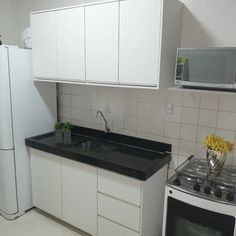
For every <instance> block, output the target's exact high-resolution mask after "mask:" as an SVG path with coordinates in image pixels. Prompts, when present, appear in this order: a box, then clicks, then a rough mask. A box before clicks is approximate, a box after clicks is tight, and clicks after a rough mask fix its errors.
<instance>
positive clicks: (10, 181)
mask: <svg viewBox="0 0 236 236" xmlns="http://www.w3.org/2000/svg"><path fill="white" fill-rule="evenodd" d="M0 211H1V212H2V213H4V214H6V215H12V214H15V213H17V211H18V206H17V192H16V176H15V162H14V151H13V150H10V151H2V150H0Z"/></svg>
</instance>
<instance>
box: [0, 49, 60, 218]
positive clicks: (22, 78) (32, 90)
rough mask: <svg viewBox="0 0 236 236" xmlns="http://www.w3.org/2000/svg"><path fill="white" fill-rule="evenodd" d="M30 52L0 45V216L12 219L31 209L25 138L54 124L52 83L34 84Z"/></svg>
mask: <svg viewBox="0 0 236 236" xmlns="http://www.w3.org/2000/svg"><path fill="white" fill-rule="evenodd" d="M31 68H32V67H31V51H30V50H26V49H19V48H18V47H15V46H6V45H2V46H0V214H1V215H2V216H3V217H5V218H7V219H15V218H16V217H18V216H20V215H22V214H24V213H25V211H26V210H28V209H30V208H31V207H33V204H32V191H31V174H30V158H29V150H28V149H27V148H26V146H25V138H27V137H30V136H33V135H37V134H40V133H44V132H48V131H51V130H52V129H53V124H54V122H55V121H56V114H57V105H56V84H53V83H45V82H34V81H33V77H32V71H31Z"/></svg>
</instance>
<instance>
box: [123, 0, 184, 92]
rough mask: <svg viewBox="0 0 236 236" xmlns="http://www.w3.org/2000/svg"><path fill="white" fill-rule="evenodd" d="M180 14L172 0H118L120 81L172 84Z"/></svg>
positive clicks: (125, 82)
mask: <svg viewBox="0 0 236 236" xmlns="http://www.w3.org/2000/svg"><path fill="white" fill-rule="evenodd" d="M181 15H182V14H181V4H180V3H178V2H177V1H173V0H165V1H163V0H145V1H143V0H128V1H121V2H120V60H119V82H120V83H121V84H129V85H141V86H155V87H157V88H159V87H160V85H164V86H163V87H168V85H169V84H173V78H174V66H175V56H176V48H177V47H179V44H180V33H181ZM176 31H177V32H176ZM178 31H179V32H178ZM167 44H168V45H167ZM166 45H167V47H166ZM166 66H167V67H168V70H166V71H164V70H165V68H166Z"/></svg>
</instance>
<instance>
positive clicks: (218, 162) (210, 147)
mask: <svg viewBox="0 0 236 236" xmlns="http://www.w3.org/2000/svg"><path fill="white" fill-rule="evenodd" d="M204 147H205V148H206V158H207V162H208V166H209V169H210V172H212V173H214V174H220V172H221V170H222V169H223V167H224V163H225V160H226V156H227V153H228V152H231V151H232V150H233V148H234V144H233V143H231V142H229V141H226V140H224V138H222V137H220V136H216V135H214V134H210V135H208V136H207V137H206V138H205V140H204Z"/></svg>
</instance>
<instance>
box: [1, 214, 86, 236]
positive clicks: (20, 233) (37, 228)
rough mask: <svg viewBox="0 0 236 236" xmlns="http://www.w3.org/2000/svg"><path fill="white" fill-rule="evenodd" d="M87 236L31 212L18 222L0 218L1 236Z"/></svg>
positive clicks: (56, 221) (47, 217)
mask: <svg viewBox="0 0 236 236" xmlns="http://www.w3.org/2000/svg"><path fill="white" fill-rule="evenodd" d="M54 235H55V236H87V234H84V233H82V232H80V231H78V230H76V229H75V228H73V227H71V226H68V225H67V224H64V223H61V222H60V221H58V220H56V219H54V218H52V217H50V216H48V215H46V214H44V213H41V212H39V211H38V210H31V211H29V212H27V213H26V214H25V215H24V216H21V217H19V218H18V219H16V220H13V221H8V220H5V219H4V218H2V217H1V216H0V236H54Z"/></svg>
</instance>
